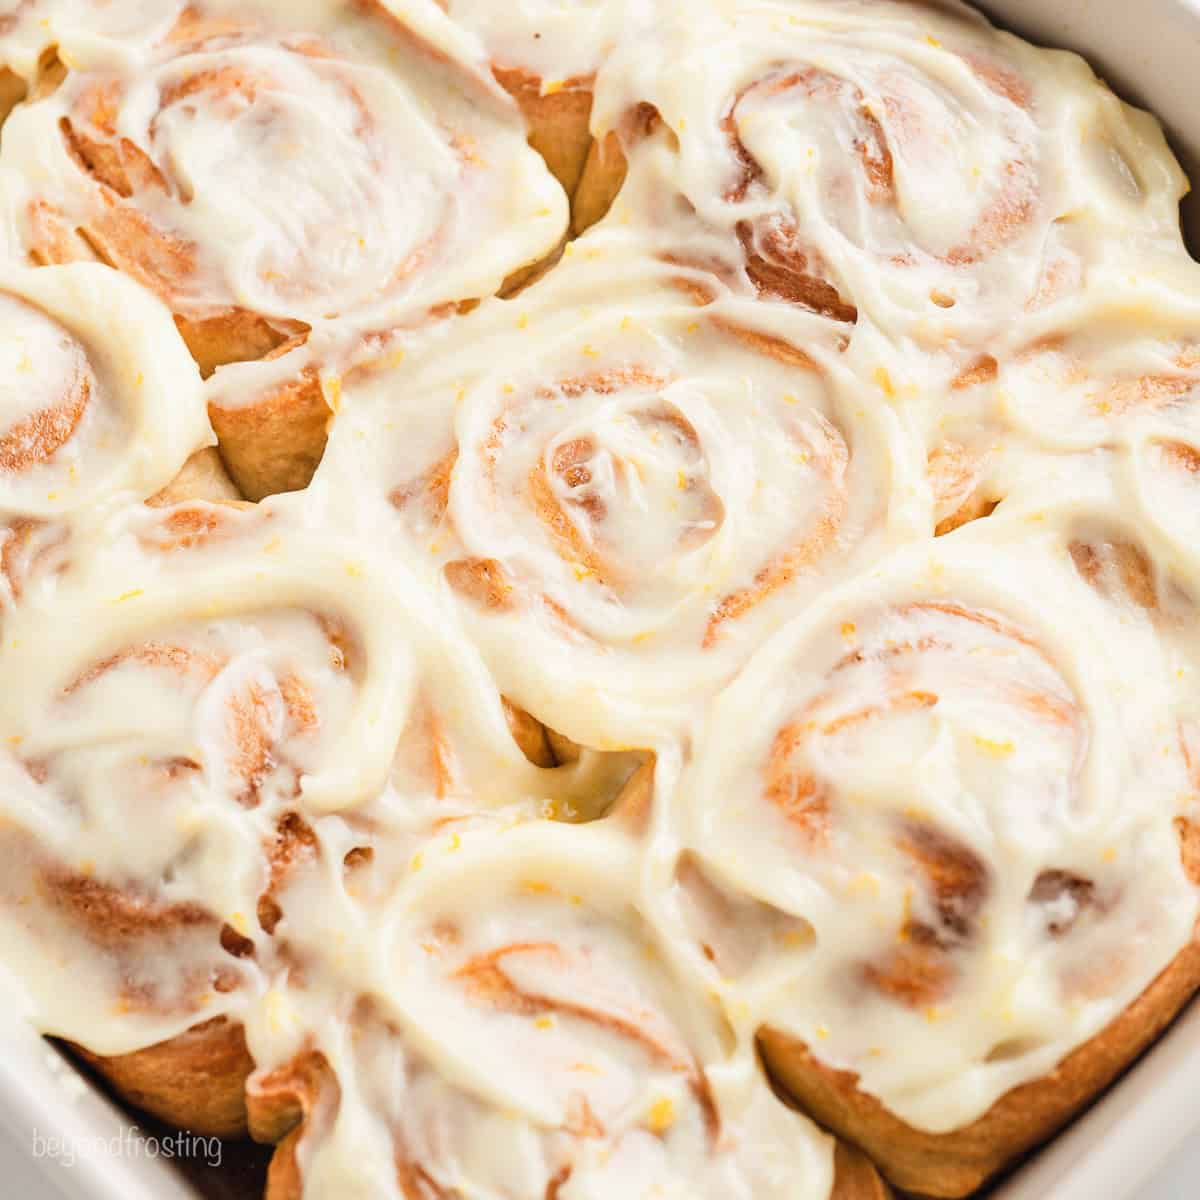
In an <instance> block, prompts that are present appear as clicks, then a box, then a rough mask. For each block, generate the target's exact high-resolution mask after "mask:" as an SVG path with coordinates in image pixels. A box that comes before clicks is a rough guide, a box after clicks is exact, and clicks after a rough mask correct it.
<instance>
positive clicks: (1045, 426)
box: [889, 261, 1200, 533]
mask: <svg viewBox="0 0 1200 1200" xmlns="http://www.w3.org/2000/svg"><path fill="white" fill-rule="evenodd" d="M1198 280H1200V277H1198V276H1197V275H1196V273H1195V271H1194V265H1193V264H1191V263H1186V264H1184V263H1171V262H1162V261H1153V262H1152V265H1151V266H1150V267H1149V268H1148V269H1147V271H1146V272H1145V274H1141V273H1130V272H1128V271H1126V270H1123V269H1116V268H1115V267H1112V266H1110V267H1105V268H1098V269H1096V270H1095V271H1094V272H1093V287H1091V288H1088V289H1086V290H1084V291H1081V292H1075V291H1067V292H1065V293H1063V294H1062V295H1059V296H1056V297H1054V298H1051V299H1048V300H1047V302H1046V304H1045V305H1042V306H1039V307H1038V308H1037V309H1036V310H1034V311H1031V312H1029V313H1028V314H1023V317H1022V319H1020V320H1018V321H1016V322H1014V323H1013V325H1012V327H1011V328H1010V329H1009V330H1007V331H1006V332H1005V333H1003V334H1001V335H1000V336H998V337H996V338H995V339H994V340H993V341H992V343H991V345H990V348H989V351H988V352H987V353H985V354H970V353H955V352H949V353H945V354H940V355H932V356H919V355H911V354H905V353H903V352H902V351H900V352H895V353H893V354H892V355H891V356H890V357H889V362H890V364H891V371H892V379H893V383H894V386H895V388H896V389H897V390H903V391H904V392H905V394H906V397H907V399H906V400H905V401H904V403H905V406H906V408H907V409H908V411H909V414H910V419H911V420H912V422H913V424H914V426H915V427H916V428H917V429H918V430H919V431H920V434H921V436H922V437H923V439H924V441H925V445H926V455H927V481H928V483H929V486H930V490H931V493H932V498H933V507H934V512H933V524H934V525H935V526H936V529H937V532H938V533H946V532H949V531H950V530H952V529H954V528H957V527H958V526H960V525H962V524H964V523H965V522H966V521H968V520H973V519H976V518H978V517H979V516H982V515H985V514H986V513H988V512H990V511H992V509H994V508H995V505H996V504H997V503H998V502H1000V501H1002V500H1004V499H1005V498H1006V497H1008V496H1013V495H1017V496H1023V495H1027V494H1031V493H1035V492H1038V491H1040V490H1044V487H1045V481H1046V478H1047V477H1048V476H1051V477H1055V478H1058V479H1059V480H1060V481H1061V486H1062V487H1063V489H1065V490H1070V489H1071V488H1072V487H1073V486H1074V484H1073V482H1072V477H1074V476H1078V475H1079V474H1080V472H1081V471H1082V472H1083V473H1084V474H1086V473H1087V471H1088V464H1089V459H1091V458H1095V456H1096V455H1108V456H1110V457H1109V461H1110V463H1111V466H1112V468H1113V470H1114V472H1115V473H1116V474H1117V475H1118V476H1120V475H1122V474H1124V472H1125V466H1124V464H1125V463H1126V462H1127V461H1128V462H1129V463H1130V464H1131V465H1132V464H1138V463H1142V464H1145V466H1146V468H1147V469H1146V470H1145V471H1143V472H1142V478H1143V481H1144V482H1143V485H1142V486H1141V487H1140V488H1139V492H1140V494H1141V495H1143V496H1145V497H1147V502H1150V503H1153V500H1152V498H1151V497H1150V493H1152V492H1154V490H1155V489H1156V488H1157V487H1158V486H1159V484H1160V483H1161V482H1165V481H1168V480H1169V479H1170V477H1171V474H1172V473H1171V469H1170V463H1169V462H1165V461H1164V462H1163V463H1162V469H1159V467H1158V466H1156V465H1155V462H1154V460H1155V453H1156V452H1155V449H1154V448H1155V447H1156V446H1162V445H1167V444H1177V443H1188V442H1190V441H1191V440H1194V439H1195V437H1196V434H1197V428H1196V413H1197V406H1196V398H1197V396H1198V395H1200V391H1198V388H1200V372H1198V368H1200V352H1198V350H1197V343H1196V341H1195V336H1194V334H1195V328H1196V320H1197V317H1198V316H1200V309H1197V306H1196V303H1195V285H1196V283H1197V282H1198Z"/></svg>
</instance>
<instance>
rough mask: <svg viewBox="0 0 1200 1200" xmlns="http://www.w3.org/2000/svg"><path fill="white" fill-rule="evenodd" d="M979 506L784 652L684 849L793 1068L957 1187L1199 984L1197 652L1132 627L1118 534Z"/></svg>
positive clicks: (1041, 1133) (1142, 1041)
mask: <svg viewBox="0 0 1200 1200" xmlns="http://www.w3.org/2000/svg"><path fill="white" fill-rule="evenodd" d="M981 524H984V525H987V526H988V527H989V528H988V530H987V531H986V533H985V532H984V531H983V530H981V528H980V526H979V525H973V526H968V527H967V528H966V529H963V530H962V531H961V532H960V533H959V534H958V535H956V537H955V538H954V539H952V540H951V541H948V542H947V543H943V545H944V546H945V548H944V549H942V548H941V547H940V546H939V548H938V549H936V550H935V549H929V548H926V547H924V546H921V547H913V548H912V549H911V550H904V551H901V552H898V553H897V554H896V555H895V556H894V557H893V558H892V559H891V560H889V562H888V563H886V564H885V565H883V566H881V567H880V568H879V569H877V570H875V571H873V572H871V573H870V574H869V575H867V576H864V577H863V578H861V579H859V580H857V581H854V582H853V583H852V584H849V585H847V586H846V587H844V588H842V589H835V590H833V591H832V592H830V594H829V595H828V596H827V597H825V598H823V599H822V600H821V601H820V602H819V603H818V604H816V605H815V606H814V607H813V609H812V610H811V612H810V613H809V614H808V615H806V616H805V617H802V618H800V619H799V620H798V621H797V622H796V623H795V624H794V625H793V626H791V627H789V629H788V630H787V631H785V632H784V633H782V634H781V635H779V637H778V638H777V639H776V640H775V641H773V642H771V643H769V644H768V645H767V646H766V647H764V649H763V651H762V653H761V655H760V656H759V657H758V658H757V659H756V660H755V661H754V662H753V663H752V664H751V666H750V667H749V668H748V669H747V671H746V673H745V674H744V675H743V676H742V677H741V678H740V679H739V680H738V681H737V682H736V683H735V684H734V685H733V686H732V687H731V688H730V689H729V690H728V691H727V692H726V693H725V694H724V695H723V696H722V697H721V698H720V700H719V701H718V702H717V705H716V706H715V709H714V712H713V716H712V730H711V735H710V737H709V739H707V740H706V741H705V742H702V743H701V746H700V749H699V751H698V753H697V756H696V761H695V763H694V765H693V767H692V768H691V769H690V771H689V772H688V773H686V774H685V776H684V778H683V780H682V782H681V783H680V785H679V788H678V793H679V795H680V796H681V797H684V796H686V798H687V800H686V805H684V804H682V803H681V802H679V801H677V803H680V808H679V811H678V818H677V819H678V821H679V822H680V826H679V827H680V828H681V829H682V830H683V831H685V832H684V833H683V839H684V846H685V848H686V850H687V855H686V856H684V857H683V858H681V859H678V860H677V865H674V866H672V865H671V862H670V860H669V859H667V860H664V866H663V867H662V868H661V869H662V870H663V871H664V872H665V871H671V872H672V874H671V875H670V878H669V883H670V887H669V888H668V889H667V890H666V891H665V892H664V901H663V910H662V911H663V913H664V914H665V916H664V919H666V920H667V921H669V922H670V924H671V927H672V928H673V929H675V930H676V931H677V932H679V933H680V934H682V935H685V936H687V937H689V938H690V939H691V943H692V946H693V950H692V954H693V961H694V963H695V964H696V966H695V969H696V970H697V971H698V972H699V973H701V975H705V974H707V976H708V977H709V978H714V977H715V983H714V986H716V987H718V988H719V989H720V990H721V991H722V992H723V993H724V994H725V995H726V997H727V1005H728V1007H729V1011H730V1012H731V1013H732V1014H734V1020H735V1022H736V1023H737V1024H738V1025H739V1027H740V1028H742V1029H743V1030H746V1031H747V1032H750V1031H754V1032H756V1033H757V1035H758V1039H759V1044H760V1045H761V1048H762V1051H763V1054H764V1057H765V1060H766V1063H767V1066H768V1069H769V1070H770V1071H771V1072H772V1073H773V1075H774V1077H775V1078H776V1079H777V1080H778V1081H779V1083H780V1084H781V1086H783V1087H784V1088H785V1089H786V1090H787V1091H788V1092H789V1093H790V1094H791V1095H793V1096H795V1097H796V1098H797V1099H798V1100H799V1102H800V1103H801V1105H802V1106H803V1107H804V1109H805V1111H807V1112H809V1113H810V1114H812V1115H813V1116H815V1117H816V1118H817V1119H818V1120H819V1121H821V1122H822V1123H823V1124H826V1125H827V1126H828V1127H829V1128H831V1129H833V1130H834V1131H835V1132H837V1133H838V1134H839V1135H841V1136H844V1137H846V1138H848V1139H850V1140H852V1141H853V1142H855V1143H856V1144H857V1145H859V1146H862V1147H863V1148H864V1149H865V1150H866V1151H867V1152H868V1153H869V1154H870V1155H871V1156H872V1157H873V1158H874V1159H875V1161H876V1162H877V1163H878V1164H879V1166H880V1167H881V1169H882V1171H883V1173H884V1174H885V1175H886V1176H887V1177H888V1178H889V1179H890V1180H891V1181H892V1182H893V1183H894V1184H896V1185H897V1186H899V1187H901V1188H904V1189H908V1190H912V1191H915V1192H919V1193H921V1194H925V1195H934V1196H964V1195H966V1194H968V1193H970V1192H972V1191H973V1190H974V1189H975V1188H977V1187H978V1186H980V1185H981V1184H982V1183H983V1181H984V1180H985V1179H986V1178H987V1177H988V1176H990V1175H991V1174H993V1173H994V1172H995V1171H996V1170H998V1169H999V1168H1000V1167H1002V1166H1003V1165H1004V1164H1005V1163H1007V1162H1009V1161H1011V1160H1012V1159H1013V1158H1014V1157H1015V1156H1017V1155H1018V1154H1020V1153H1021V1152H1022V1151H1024V1150H1026V1149H1027V1148H1028V1147H1029V1146H1031V1145H1034V1144H1036V1143H1037V1142H1039V1141H1042V1140H1043V1139H1045V1138H1046V1137H1048V1136H1049V1135H1050V1134H1051V1133H1053V1132H1054V1131H1055V1130H1056V1129H1057V1128H1058V1127H1059V1126H1060V1125H1061V1124H1062V1123H1063V1122H1064V1121H1066V1120H1067V1119H1068V1118H1069V1117H1070V1116H1071V1115H1072V1114H1073V1113H1074V1112H1075V1111H1076V1110H1077V1109H1078V1108H1079V1107H1080V1105H1082V1104H1084V1103H1086V1102H1087V1101H1088V1100H1089V1099H1090V1098H1091V1097H1092V1096H1094V1095H1095V1094H1096V1092H1097V1091H1099V1090H1100V1089H1101V1088H1102V1087H1103V1086H1104V1085H1105V1084H1106V1083H1107V1082H1108V1081H1109V1080H1111V1079H1112V1078H1113V1077H1114V1076H1115V1075H1116V1074H1117V1073H1118V1072H1119V1071H1120V1070H1121V1069H1122V1068H1123V1067H1124V1066H1125V1065H1126V1064H1127V1063H1128V1062H1129V1061H1130V1060H1131V1059H1132V1058H1133V1057H1134V1056H1135V1055H1136V1054H1137V1053H1138V1051H1139V1050H1140V1049H1141V1048H1142V1047H1144V1046H1145V1045H1146V1044H1148V1042H1149V1041H1151V1040H1152V1039H1153V1038H1154V1036H1156V1034H1157V1032H1158V1031H1160V1030H1161V1029H1162V1028H1163V1027H1164V1026H1165V1025H1166V1023H1167V1022H1169V1021H1170V1020H1171V1018H1172V1017H1173V1016H1174V1015H1175V1014H1176V1012H1178V1010H1179V1008H1180V1007H1181V1006H1182V1005H1183V1004H1184V1003H1185V1002H1186V1000H1187V999H1188V998H1189V997H1190V996H1191V995H1192V993H1193V992H1194V991H1195V990H1196V988H1197V987H1198V986H1200V950H1198V949H1197V942H1196V940H1195V936H1196V935H1195V932H1194V930H1195V925H1196V918H1197V914H1198V912H1200V908H1198V905H1197V901H1198V899H1200V892H1197V889H1196V884H1197V882H1200V862H1198V861H1197V858H1196V853H1195V828H1196V825H1195V822H1196V820H1197V817H1198V816H1200V814H1198V813H1197V811H1196V808H1195V791H1194V789H1193V786H1192V784H1191V783H1190V775H1189V764H1188V751H1187V746H1186V741H1185V739H1184V738H1183V737H1182V735H1181V733H1180V729H1181V720H1183V719H1184V718H1185V717H1189V718H1190V712H1189V708H1190V706H1189V703H1188V702H1187V700H1186V698H1185V697H1186V689H1181V686H1180V680H1181V678H1182V677H1184V676H1185V675H1186V674H1190V671H1191V670H1194V658H1193V657H1192V655H1193V654H1194V647H1191V648H1190V652H1189V653H1188V654H1187V655H1186V656H1184V657H1180V656H1179V655H1178V654H1177V653H1168V652H1167V651H1166V650H1165V649H1164V647H1163V643H1162V641H1161V640H1160V639H1159V637H1158V636H1157V634H1156V633H1155V632H1154V624H1153V622H1150V621H1146V620H1139V621H1138V622H1136V623H1132V624H1131V623H1130V622H1129V621H1128V620H1124V621H1123V620H1122V619H1121V613H1122V611H1123V608H1122V606H1121V605H1119V604H1114V603H1113V602H1112V600H1111V599H1110V598H1109V597H1110V596H1111V592H1110V593H1109V596H1106V595H1104V594H1103V592H1102V588H1103V587H1104V586H1105V585H1107V583H1108V581H1109V580H1110V579H1112V578H1113V577H1114V576H1115V574H1116V573H1115V572H1114V571H1111V570H1110V569H1108V568H1106V567H1104V566H1103V564H1104V562H1105V561H1106V557H1105V556H1106V554H1110V553H1111V552H1110V551H1106V550H1105V548H1104V547H1105V546H1106V544H1107V545H1111V543H1106V542H1105V541H1104V540H1103V539H1099V538H1097V537H1096V535H1095V533H1094V532H1093V533H1092V534H1091V535H1090V536H1088V537H1081V536H1080V531H1078V528H1077V526H1075V525H1073V523H1072V518H1071V516H1070V514H1069V513H1062V514H1060V515H1059V516H1057V517H1056V518H1054V519H1050V518H1047V519H1046V525H1047V526H1048V528H1047V529H1046V530H1044V531H1043V532H1041V533H1040V534H1038V535H1034V536H1030V534H1029V528H1028V524H1027V522H1026V521H1024V520H1022V519H1017V518H1016V517H1013V518H1012V519H1011V520H1008V519H1001V518H999V517H993V518H991V519H990V520H989V521H988V522H984V523H981ZM1068 551H1069V552H1068ZM1116 561H1117V562H1120V561H1122V560H1121V559H1120V558H1118V559H1117V560H1116ZM1097 564H1100V565H1097ZM1117 569H1118V570H1119V569H1120V568H1117ZM1125 575H1126V577H1127V579H1133V580H1135V582H1134V583H1133V584H1132V588H1133V589H1134V590H1136V589H1139V588H1140V589H1141V592H1142V595H1143V596H1144V595H1145V586H1146V585H1145V575H1144V574H1143V575H1141V577H1140V578H1139V576H1138V575H1137V574H1136V573H1135V572H1131V571H1128V570H1127V571H1126V572H1125ZM1097 585H1100V586H1097ZM1126 586H1127V587H1129V586H1130V585H1129V584H1128V583H1127V584H1126ZM1035 597H1036V600H1035V599H1034V598H1035ZM1185 641H1186V639H1185ZM1134 679H1136V680H1137V682H1136V685H1135V684H1133V683H1131V682H1130V681H1131V680H1134ZM1134 687H1136V691H1137V705H1136V707H1134V706H1132V705H1131V704H1130V699H1131V696H1132V690H1133V688H1134ZM751 712H753V713H754V718H753V720H751V719H750V717H749V714H750V713H751ZM733 919H736V921H737V923H736V924H735V925H734V926H733V928H735V929H736V930H737V931H738V937H737V938H736V939H733V944H732V945H731V938H730V931H729V928H728V926H729V924H730V922H731V920H733ZM743 930H756V931H757V932H756V933H754V934H753V935H751V934H746V935H745V936H743V933H742V931H743Z"/></svg>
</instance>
